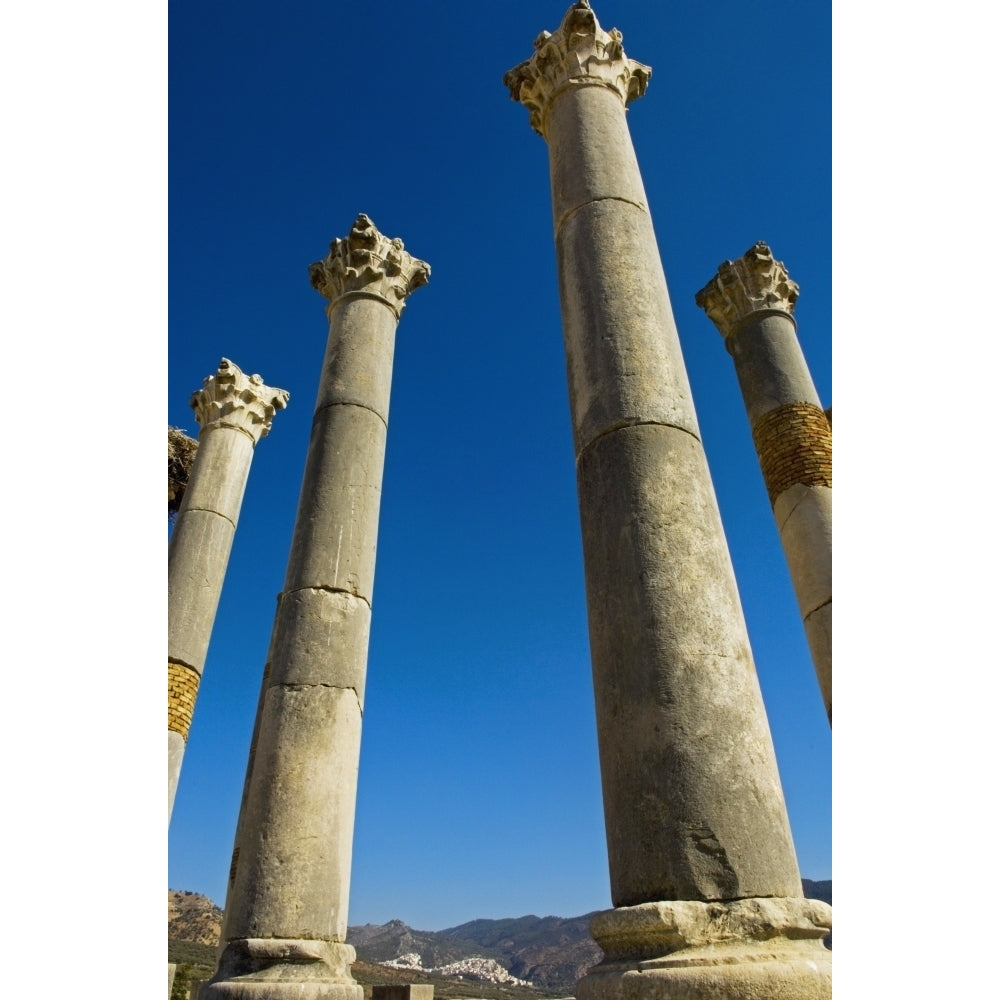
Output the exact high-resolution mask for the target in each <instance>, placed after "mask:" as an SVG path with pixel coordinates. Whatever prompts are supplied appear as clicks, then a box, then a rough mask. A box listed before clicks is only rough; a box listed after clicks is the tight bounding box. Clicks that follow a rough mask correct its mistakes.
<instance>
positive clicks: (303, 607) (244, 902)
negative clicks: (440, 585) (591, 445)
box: [201, 215, 430, 1000]
mask: <svg viewBox="0 0 1000 1000" xmlns="http://www.w3.org/2000/svg"><path fill="white" fill-rule="evenodd" d="M309 274H310V280H311V282H312V285H313V287H314V288H315V289H317V291H319V292H320V293H321V294H323V295H324V296H325V297H326V298H327V299H329V303H330V304H329V307H328V310H327V315H328V317H329V320H330V335H329V340H328V342H327V348H326V357H325V359H324V361H323V370H322V374H321V377H320V385H319V394H318V396H317V400H316V412H315V416H314V417H313V426H312V436H311V438H310V442H309V452H308V455H307V457H306V466H305V473H304V476H303V482H302V492H301V495H300V497H299V509H298V513H297V515H296V519H295V529H294V533H293V536H292V545H291V552H290V554H289V558H288V570H287V573H286V575H285V583H284V588H283V590H282V593H281V596H280V598H279V601H278V610H277V613H276V615H275V622H274V628H273V631H272V634H271V646H270V650H269V652H268V661H267V665H266V666H265V670H264V682H263V685H262V689H261V697H260V705H259V707H258V711H257V722H256V725H255V727H254V738H253V748H252V750H251V759H250V762H249V764H248V768H247V783H246V789H245V795H244V802H243V806H242V808H241V810H240V819H239V824H238V832H237V838H236V850H235V851H234V858H233V868H232V872H231V881H230V887H229V893H228V897H227V900H226V911H225V917H224V919H223V928H222V951H221V953H220V956H219V967H218V969H217V971H216V973H215V976H214V977H213V978H212V980H211V981H210V982H209V983H208V984H207V985H206V986H204V987H202V991H201V997H202V1000H217V998H222V997H226V998H253V1000H284V998H291V997H294V998H296V1000H334V998H335V1000H361V997H362V989H361V987H360V986H359V985H358V984H357V983H356V982H355V981H354V979H353V978H352V977H351V971H350V966H351V963H352V962H353V961H354V958H355V953H354V949H353V948H352V947H351V946H350V945H348V944H346V943H345V937H346V934H347V902H348V899H347V897H348V889H349V887H350V874H351V848H352V838H353V833H354V807H355V798H356V793H357V777H358V757H359V753H360V747H361V718H362V710H363V706H364V690H365V672H366V668H367V661H368V631H369V624H370V620H371V600H372V588H373V584H374V575H375V543H376V537H377V533H378V514H379V502H380V499H381V490H382V467H383V464H384V459H385V442H386V429H387V426H388V417H389V388H390V382H391V377H392V357H393V350H394V346H395V335H396V325H397V323H398V321H399V316H400V313H401V312H402V310H403V306H404V303H405V300H406V298H407V296H408V295H409V294H410V293H411V292H412V291H413V290H414V289H415V288H419V287H420V286H421V285H423V284H426V282H427V279H428V277H429V275H430V268H429V267H428V266H427V265H426V264H425V263H424V262H423V261H419V260H416V259H415V258H413V257H411V256H410V255H409V254H408V253H406V251H405V250H404V249H403V244H402V242H401V241H400V240H398V239H394V240H389V239H387V238H386V237H385V236H383V235H382V234H381V233H380V232H378V230H377V229H376V228H375V227H374V226H373V225H372V223H371V220H370V219H368V217H367V216H365V215H359V216H358V218H357V220H356V221H355V223H354V227H353V228H352V229H351V231H350V234H349V235H348V237H347V238H346V239H343V240H340V239H337V240H334V241H333V243H332V244H331V245H330V253H329V255H328V256H327V257H326V258H325V259H323V260H321V261H319V262H317V263H315V264H313V265H312V266H311V267H310V269H309Z"/></svg>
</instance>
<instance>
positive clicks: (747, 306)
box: [694, 243, 799, 337]
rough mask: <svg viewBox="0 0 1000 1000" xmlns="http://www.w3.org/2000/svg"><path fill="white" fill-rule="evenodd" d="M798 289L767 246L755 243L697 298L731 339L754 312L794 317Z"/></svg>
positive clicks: (723, 266) (725, 266) (726, 265)
mask: <svg viewBox="0 0 1000 1000" xmlns="http://www.w3.org/2000/svg"><path fill="white" fill-rule="evenodd" d="M798 297H799V286H798V285H797V284H795V282H794V281H792V279H791V278H789V277H788V271H786V270H785V265H784V264H782V263H781V261H780V260H775V259H774V254H772V253H771V248H770V247H769V246H768V245H767V244H766V243H755V244H754V245H753V246H752V247H750V249H749V250H747V252H746V253H745V254H744V255H743V256H742V257H740V258H739V260H727V261H724V262H723V263H722V264H720V265H719V271H718V273H717V274H716V276H715V277H714V278H713V279H712V280H711V281H710V282H709V283H708V284H707V285H706V286H705V287H704V288H703V289H702V290H701V291H700V292H698V294H697V295H695V297H694V300H695V302H696V303H697V304H698V305H699V306H701V308H702V309H704V310H705V312H706V313H708V318H709V319H710V320H711V321H712V322H713V323H714V324H715V325H716V327H718V330H719V333H721V334H722V336H723V337H728V336H729V335H730V334H731V333H733V332H734V331H735V330H736V329H737V328H738V327H739V326H740V324H741V323H742V322H743V321H744V320H745V319H746V318H747V317H748V316H750V315H752V314H753V313H755V312H786V313H788V315H789V316H791V315H792V312H793V310H794V309H795V300H796V299H797V298H798Z"/></svg>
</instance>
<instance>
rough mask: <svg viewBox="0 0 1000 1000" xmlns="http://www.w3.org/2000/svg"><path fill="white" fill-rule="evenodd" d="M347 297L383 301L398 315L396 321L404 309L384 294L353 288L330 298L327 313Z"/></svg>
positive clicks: (393, 313) (383, 303) (394, 314)
mask: <svg viewBox="0 0 1000 1000" xmlns="http://www.w3.org/2000/svg"><path fill="white" fill-rule="evenodd" d="M345 299H371V300H372V301H374V302H381V303H382V305H384V306H385V307H386V309H388V310H389V312H391V313H392V315H393V316H395V317H396V322H397V323H398V322H399V318H400V316H401V315H402V310H401V309H400V310H397V309H396V307H395V306H394V305H393V304H392V303H391V302H390V301H389V300H388V299H387V298H385V296H383V295H379V294H377V293H376V292H369V291H366V290H365V289H363V288H353V289H351V291H349V292H342V293H341V294H340V295H338V296H337V297H336V298H335V299H331V300H330V304H329V305H328V306H327V307H326V310H327V315H328V316H329V314H330V313H332V312H333V308H334V306H336V305H339V304H340V303H341V302H343V301H344V300H345Z"/></svg>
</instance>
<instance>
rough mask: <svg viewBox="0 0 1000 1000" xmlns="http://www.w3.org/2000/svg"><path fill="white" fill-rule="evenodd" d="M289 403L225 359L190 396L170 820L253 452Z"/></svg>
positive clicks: (176, 561)
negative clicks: (194, 433)
mask: <svg viewBox="0 0 1000 1000" xmlns="http://www.w3.org/2000/svg"><path fill="white" fill-rule="evenodd" d="M287 403H288V393H287V392H286V391H285V390H284V389H273V388H271V387H270V386H266V385H264V381H263V379H262V378H261V377H260V376H259V375H251V376H247V375H244V374H243V372H242V371H240V369H239V368H238V367H237V366H236V365H234V364H233V363H232V362H231V361H229V360H228V359H227V358H223V359H222V360H221V361H220V362H219V369H218V371H217V372H216V373H215V374H214V375H210V376H209V377H208V378H206V379H205V381H204V384H203V386H202V388H201V389H199V390H198V391H197V392H195V393H194V394H193V395H192V397H191V406H192V408H193V409H194V411H195V416H196V417H197V419H198V423H199V425H200V426H201V432H200V434H199V436H198V450H197V452H196V453H195V458H194V463H193V466H192V469H191V477H190V479H189V481H188V484H187V488H186V490H185V493H184V499H183V501H182V503H181V507H180V510H179V511H178V515H177V523H176V524H175V525H174V530H173V532H172V533H171V536H170V546H169V553H168V556H167V566H168V583H167V594H168V608H169V612H168V650H167V672H168V702H167V705H168V717H167V760H168V765H167V774H168V781H167V819H168V822H169V818H170V813H171V812H172V811H173V803H174V795H175V793H176V790H177V781H178V778H179V776H180V769H181V763H182V761H183V757H184V747H185V745H186V741H187V736H188V730H189V727H190V724H191V713H192V712H193V711H194V702H195V699H196V698H197V691H198V685H199V683H200V680H201V675H202V671H203V670H204V666H205V657H206V656H207V654H208V643H209V639H210V638H211V635H212V626H213V624H214V623H215V613H216V611H217V610H218V606H219V596H220V595H221V593H222V582H223V579H224V578H225V575H226V566H227V564H228V562H229V553H230V551H231V550H232V545H233V536H234V534H235V532H236V523H237V521H238V520H239V516H240V507H241V506H242V504H243V494H244V491H245V489H246V483H247V476H248V475H249V473H250V462H251V460H252V458H253V450H254V447H255V446H256V444H257V442H258V441H259V440H260V439H261V438H262V437H264V436H265V435H266V434H267V432H268V431H269V430H270V427H271V422H272V420H273V418H274V414H275V413H276V412H277V411H278V410H280V409H283V408H284V407H285V406H286V405H287Z"/></svg>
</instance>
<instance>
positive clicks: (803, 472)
mask: <svg viewBox="0 0 1000 1000" xmlns="http://www.w3.org/2000/svg"><path fill="white" fill-rule="evenodd" d="M797 298H798V286H797V285H796V284H795V282H793V281H791V280H789V278H788V273H787V271H786V270H785V268H784V265H782V264H781V263H780V262H779V261H776V260H775V259H774V257H773V255H772V254H771V251H770V249H769V248H768V246H767V244H766V243H757V244H755V245H754V246H753V247H751V248H750V250H748V251H747V253H746V254H744V256H743V257H742V258H741V259H740V260H738V261H726V262H725V263H723V264H722V265H721V266H720V268H719V272H718V275H717V276H716V277H715V278H714V279H713V280H712V281H711V282H709V284H708V285H706V286H705V288H704V289H702V290H701V291H700V292H699V293H698V295H697V296H696V300H697V302H698V304H699V305H701V306H702V307H703V308H704V309H705V310H706V312H707V313H708V315H709V317H710V318H711V319H712V321H713V322H714V323H715V325H716V327H717V328H718V329H719V331H720V333H722V334H723V336H724V337H725V340H726V349H727V350H728V351H729V353H730V355H732V358H733V362H734V364H735V366H736V375H737V378H738V379H739V384H740V390H741V392H742V394H743V402H744V404H745V406H746V411H747V418H748V419H749V421H750V428H751V431H752V433H753V439H754V446H755V447H756V450H757V456H758V459H759V460H760V466H761V472H762V473H763V476H764V483H765V486H766V487H767V493H768V498H769V499H770V501H771V508H772V510H773V511H774V518H775V522H776V523H777V527H778V535H779V537H780V539H781V545H782V548H783V550H784V553H785V561H786V562H787V564H788V569H789V573H790V575H791V578H792V586H793V587H794V589H795V596H796V600H797V601H798V605H799V613H800V614H801V615H802V622H803V626H804V628H805V632H806V639H807V641H808V643H809V651H810V654H811V656H812V660H813V666H814V668H815V670H816V678H817V680H818V681H819V687H820V692H821V694H822V696H823V702H824V704H825V706H826V712H827V716H828V717H829V719H830V721H831V722H832V721H833V642H832V626H833V435H832V431H831V427H830V421H829V418H828V417H827V415H826V414H825V413H824V412H823V407H822V404H821V403H820V400H819V396H818V394H817V393H816V388H815V386H814V385H813V381H812V376H811V375H810V374H809V368H808V366H807V365H806V360H805V357H804V356H803V354H802V348H801V346H800V345H799V340H798V337H797V336H796V332H795V320H794V319H793V317H792V309H793V308H794V305H795V302H796V300H797Z"/></svg>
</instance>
